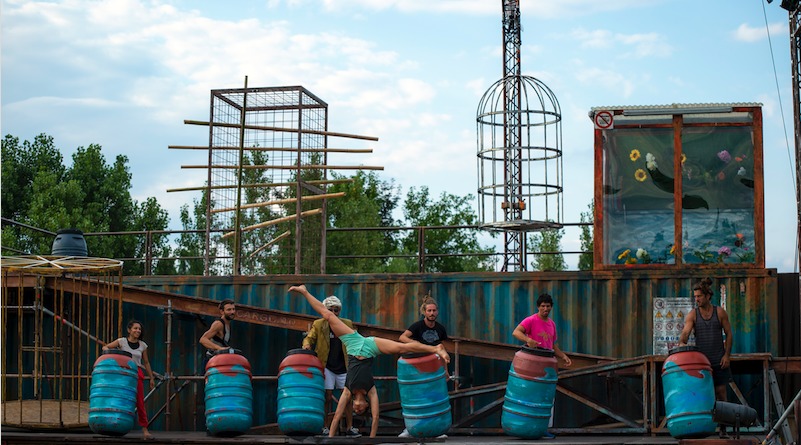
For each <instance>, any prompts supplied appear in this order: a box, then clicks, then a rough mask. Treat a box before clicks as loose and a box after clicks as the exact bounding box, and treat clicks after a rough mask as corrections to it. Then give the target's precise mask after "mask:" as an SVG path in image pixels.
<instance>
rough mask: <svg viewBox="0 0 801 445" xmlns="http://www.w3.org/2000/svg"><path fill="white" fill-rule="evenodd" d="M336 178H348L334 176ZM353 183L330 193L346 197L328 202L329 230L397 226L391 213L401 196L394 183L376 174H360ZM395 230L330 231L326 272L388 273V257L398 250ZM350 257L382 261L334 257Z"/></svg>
mask: <svg viewBox="0 0 801 445" xmlns="http://www.w3.org/2000/svg"><path fill="white" fill-rule="evenodd" d="M333 177H334V179H344V178H345V176H339V175H336V174H334V175H333ZM350 179H351V181H350V182H342V183H336V184H334V185H332V186H331V187H330V188H329V189H328V193H339V192H344V193H345V196H344V197H341V198H333V199H330V200H328V205H327V217H328V227H332V228H351V227H392V226H394V225H395V224H396V223H395V221H394V220H393V218H392V212H393V211H394V210H395V208H396V207H397V205H398V201H399V200H400V196H399V195H398V191H397V188H396V186H395V185H394V184H393V183H392V182H387V181H382V180H380V179H379V178H378V176H377V175H376V174H375V173H374V172H370V173H364V172H361V171H360V172H358V173H356V174H355V175H353V176H352V177H351V178H350ZM395 233H396V232H394V231H390V230H387V231H376V230H361V231H347V232H336V231H329V232H327V235H326V237H327V244H326V247H327V250H326V251H327V256H328V257H329V260H328V261H327V263H326V272H327V273H335V274H344V273H380V272H386V271H387V270H388V269H387V268H388V265H389V255H390V254H391V253H392V252H394V251H395V250H397V241H396V237H395ZM339 255H342V256H347V255H353V256H356V255H376V256H381V258H331V257H336V256H339Z"/></svg>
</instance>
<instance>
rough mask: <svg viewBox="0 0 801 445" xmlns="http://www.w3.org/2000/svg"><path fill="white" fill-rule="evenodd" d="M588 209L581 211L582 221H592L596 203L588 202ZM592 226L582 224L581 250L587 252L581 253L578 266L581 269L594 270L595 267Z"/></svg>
mask: <svg viewBox="0 0 801 445" xmlns="http://www.w3.org/2000/svg"><path fill="white" fill-rule="evenodd" d="M587 208H588V210H587V211H586V212H581V222H582V223H592V221H593V215H594V213H595V205H594V203H592V202H590V203H589V204H587ZM592 233H593V231H592V226H591V225H590V226H581V235H580V236H579V239H580V240H581V250H582V251H584V252H585V253H582V254H581V255H579V261H578V268H579V270H592V268H593V253H592V252H593V241H592Z"/></svg>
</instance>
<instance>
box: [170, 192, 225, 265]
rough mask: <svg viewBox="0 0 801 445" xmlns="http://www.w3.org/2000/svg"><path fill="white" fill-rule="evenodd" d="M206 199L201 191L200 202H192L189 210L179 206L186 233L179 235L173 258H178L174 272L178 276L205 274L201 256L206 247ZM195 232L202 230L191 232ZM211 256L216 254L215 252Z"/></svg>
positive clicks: (194, 200) (186, 206) (186, 205)
mask: <svg viewBox="0 0 801 445" xmlns="http://www.w3.org/2000/svg"><path fill="white" fill-rule="evenodd" d="M207 197H208V192H207V190H203V196H202V198H201V199H200V201H198V200H197V199H193V200H192V207H191V209H190V207H189V205H188V204H184V205H182V206H181V216H180V218H181V227H182V228H183V230H186V231H187V232H183V233H181V234H180V236H179V237H178V245H177V246H176V248H175V256H177V257H178V260H177V262H176V272H177V273H178V274H179V275H203V274H204V273H205V266H204V262H203V256H204V254H205V245H206V234H205V229H206V205H205V202H206V199H207ZM190 210H191V212H192V213H190ZM193 216H194V217H193ZM195 230H202V232H193V231H195ZM213 254H216V250H215V251H214V252H213Z"/></svg>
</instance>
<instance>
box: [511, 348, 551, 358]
mask: <svg viewBox="0 0 801 445" xmlns="http://www.w3.org/2000/svg"><path fill="white" fill-rule="evenodd" d="M520 350H521V351H523V352H525V353H527V354H533V355H538V356H540V357H554V356H556V352H554V350H553V349H546V348H540V347H537V348H529V347H528V346H523V347H521V348H520Z"/></svg>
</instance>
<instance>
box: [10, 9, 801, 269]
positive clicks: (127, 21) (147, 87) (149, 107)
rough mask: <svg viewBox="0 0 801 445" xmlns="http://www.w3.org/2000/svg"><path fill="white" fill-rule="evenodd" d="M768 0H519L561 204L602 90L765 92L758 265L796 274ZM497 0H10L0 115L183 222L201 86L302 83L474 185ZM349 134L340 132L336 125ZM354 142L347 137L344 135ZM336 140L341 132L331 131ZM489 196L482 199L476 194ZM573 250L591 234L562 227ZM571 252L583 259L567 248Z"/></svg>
mask: <svg viewBox="0 0 801 445" xmlns="http://www.w3.org/2000/svg"><path fill="white" fill-rule="evenodd" d="M780 3H781V2H780V1H776V2H774V3H772V4H768V3H767V2H766V1H765V0H703V1H698V0H637V1H634V0H609V1H606V2H599V1H597V0H592V1H591V0H559V1H539V0H536V1H535V0H528V1H527V0H522V1H521V5H520V9H521V24H522V54H521V68H522V74H524V75H527V76H533V77H535V78H537V79H539V80H540V81H542V82H543V83H544V84H545V85H547V86H548V87H549V88H550V89H551V90H552V91H553V93H554V94H555V96H556V98H557V100H558V102H559V104H560V107H561V110H562V134H563V142H562V147H563V150H564V155H563V164H564V171H565V176H564V189H565V191H564V209H563V211H564V220H563V222H566V223H572V222H578V221H579V217H580V213H581V212H584V211H587V208H588V205H589V204H590V202H591V199H592V190H593V124H592V121H591V120H590V119H589V117H588V112H589V111H590V109H591V108H593V107H603V106H643V105H664V104H673V103H721V102H722V103H735V102H738V103H739V102H754V103H761V104H762V106H763V118H764V157H765V228H766V266H767V267H768V268H776V269H778V271H779V272H792V271H797V270H798V268H797V267H798V266H797V265H796V253H795V234H796V227H797V226H796V200H795V192H794V187H795V179H794V162H795V160H794V146H793V145H792V143H793V142H792V134H793V133H792V132H793V106H792V83H791V62H790V49H789V44H790V39H789V31H788V13H787V11H785V10H784V9H781V8H780V6H779V4H780ZM501 6H502V1H501V0H433V1H432V0H262V1H246V0H228V1H224V2H223V1H218V0H160V1H154V0H65V1H30V0H27V1H26V0H1V1H0V7H1V8H2V9H0V25H1V26H2V29H1V30H0V37H2V44H1V45H2V46H1V50H2V54H1V55H0V67H1V72H0V75H1V76H2V77H1V78H0V82H1V86H2V87H1V88H0V94H1V95H2V111H1V114H0V130H1V131H2V133H3V135H6V134H11V135H14V136H16V137H18V138H20V139H21V140H33V138H34V137H35V136H36V135H38V134H40V133H46V134H48V135H51V136H53V137H54V139H55V142H56V145H57V146H58V147H59V148H60V149H61V150H62V153H63V154H64V157H65V160H67V161H68V160H69V159H70V156H71V154H72V153H73V152H74V151H75V150H76V149H77V148H78V147H85V146H88V145H89V144H93V143H94V144H100V145H101V146H102V147H103V153H104V154H105V156H106V159H107V161H108V162H112V161H113V159H114V157H116V156H117V155H118V154H124V155H125V156H127V157H128V159H129V166H130V168H131V172H132V175H133V185H132V190H131V193H132V195H133V197H134V199H136V200H138V201H144V200H145V199H146V198H148V197H150V196H154V197H156V198H157V199H158V201H159V203H160V204H161V205H162V206H163V207H164V208H165V209H167V210H168V211H169V213H170V216H171V223H170V227H171V228H173V229H180V222H179V220H178V214H179V213H178V212H179V208H180V206H181V205H184V204H187V203H190V204H191V202H192V200H193V199H198V198H199V197H200V194H199V193H197V192H170V193H168V192H167V190H168V189H174V188H182V187H194V186H201V185H203V181H204V179H205V173H203V172H202V171H198V170H189V169H182V168H181V165H190V164H192V165H197V164H202V163H204V162H206V161H205V159H204V156H205V155H202V154H198V152H189V151H184V150H170V149H168V146H170V145H207V144H208V130H207V128H206V127H201V126H190V125H185V124H184V123H183V122H184V120H185V119H194V120H208V115H209V111H208V110H209V91H210V90H212V89H221V88H241V87H242V86H243V85H244V81H245V76H247V78H248V86H250V87H274V86H290V85H301V86H303V87H305V88H306V89H308V90H309V91H311V92H312V93H313V94H315V95H316V96H317V97H319V98H321V99H322V100H324V101H325V102H327V103H328V105H329V109H328V113H329V127H328V128H329V130H330V131H333V132H341V133H350V134H360V135H369V136H375V137H378V138H379V140H378V141H377V142H370V143H369V144H364V143H361V142H360V143H352V145H351V146H349V147H352V148H372V149H373V152H372V153H371V154H360V155H352V154H351V155H348V158H347V159H342V160H339V159H336V158H335V159H333V160H330V161H329V162H331V163H333V162H339V163H348V164H349V165H359V164H361V165H379V166H383V167H384V170H383V171H380V172H379V173H378V174H379V177H380V178H382V179H384V180H392V181H394V182H395V183H396V184H397V185H398V186H399V187H400V188H401V191H402V193H403V194H404V195H405V193H406V192H407V191H408V190H409V188H411V187H415V188H419V187H422V186H428V187H429V189H430V191H431V193H432V195H433V196H439V195H440V194H441V193H443V192H447V193H451V194H455V195H460V196H465V195H467V194H473V195H474V196H475V194H476V189H477V184H478V180H477V162H476V151H477V142H476V113H477V107H478V104H479V100H480V99H481V97H482V95H483V94H484V93H485V92H486V91H487V90H488V89H489V87H490V86H491V85H492V84H493V83H494V82H495V81H497V80H499V79H500V78H501V77H502V76H503V71H502V70H503V63H502V32H501V18H502V14H501ZM338 142H340V141H338ZM347 143H349V141H347V140H346V141H344V143H343V144H340V145H346V144H347ZM329 145H330V146H333V144H331V143H329ZM476 206H477V202H476ZM562 247H563V249H564V250H567V251H575V250H580V244H579V232H578V230H576V229H575V228H572V229H570V228H569V229H568V230H566V232H565V235H564V237H563V239H562ZM566 259H567V261H568V265H570V266H571V267H575V263H576V261H577V258H575V257H570V256H568V257H567V258H566Z"/></svg>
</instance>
